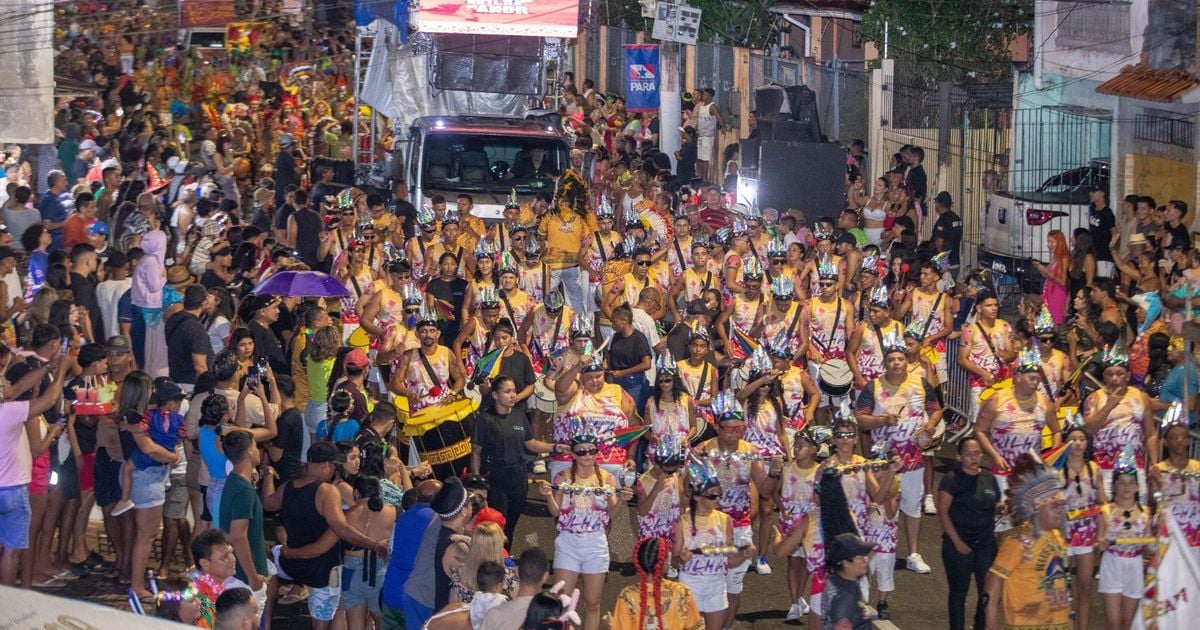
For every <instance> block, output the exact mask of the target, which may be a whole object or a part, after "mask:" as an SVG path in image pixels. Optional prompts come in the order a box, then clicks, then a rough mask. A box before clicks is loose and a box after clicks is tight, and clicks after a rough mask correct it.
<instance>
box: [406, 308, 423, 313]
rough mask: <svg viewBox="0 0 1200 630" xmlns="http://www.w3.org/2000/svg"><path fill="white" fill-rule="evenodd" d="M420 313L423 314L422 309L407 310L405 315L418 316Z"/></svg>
mask: <svg viewBox="0 0 1200 630" xmlns="http://www.w3.org/2000/svg"><path fill="white" fill-rule="evenodd" d="M420 312H421V309H419V308H406V309H404V313H405V314H406V315H416V314H417V313H420Z"/></svg>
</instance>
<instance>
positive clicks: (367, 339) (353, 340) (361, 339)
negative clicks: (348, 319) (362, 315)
mask: <svg viewBox="0 0 1200 630" xmlns="http://www.w3.org/2000/svg"><path fill="white" fill-rule="evenodd" d="M346 345H348V346H350V347H353V348H359V349H361V350H364V351H365V350H368V349H370V348H371V336H370V335H368V334H367V331H365V330H363V328H362V327H361V326H355V327H354V330H352V331H351V332H350V334H348V335H347V336H346Z"/></svg>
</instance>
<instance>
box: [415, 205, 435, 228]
mask: <svg viewBox="0 0 1200 630" xmlns="http://www.w3.org/2000/svg"><path fill="white" fill-rule="evenodd" d="M435 223H437V215H435V214H434V213H433V208H432V207H431V206H429V205H424V206H421V209H420V210H417V224H418V225H434V224H435Z"/></svg>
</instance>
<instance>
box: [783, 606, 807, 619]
mask: <svg viewBox="0 0 1200 630" xmlns="http://www.w3.org/2000/svg"><path fill="white" fill-rule="evenodd" d="M803 617H804V613H802V612H800V602H796V603H794V604H792V607H791V608H789V609H788V613H787V616H786V617H784V618H783V620H784V621H800V619H801V618H803Z"/></svg>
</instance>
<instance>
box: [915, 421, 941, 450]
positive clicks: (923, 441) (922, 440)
mask: <svg viewBox="0 0 1200 630" xmlns="http://www.w3.org/2000/svg"><path fill="white" fill-rule="evenodd" d="M945 438H946V421H945V420H939V421H938V423H937V427H935V428H934V429H933V437H926V435H925V434H924V433H922V434H921V435H920V437H919V438H917V445H918V446H920V447H921V450H922V451H923V452H926V453H932V452H933V451H936V450H938V449H939V448H941V447H942V440H944V439H945Z"/></svg>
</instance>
